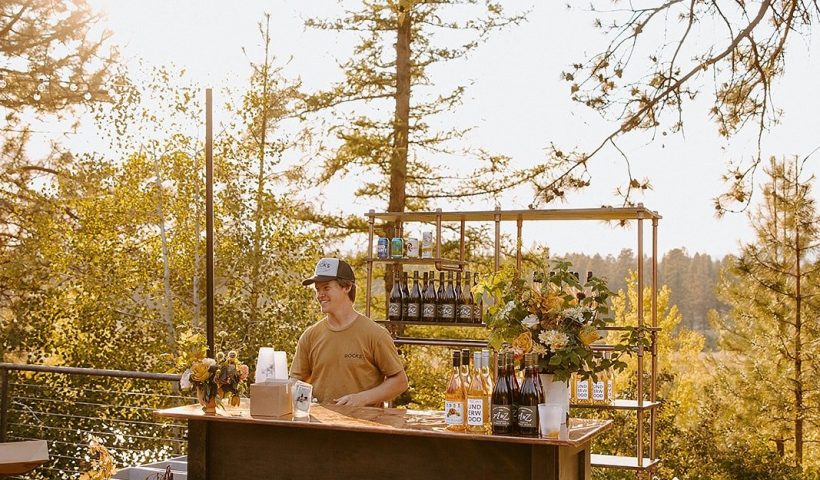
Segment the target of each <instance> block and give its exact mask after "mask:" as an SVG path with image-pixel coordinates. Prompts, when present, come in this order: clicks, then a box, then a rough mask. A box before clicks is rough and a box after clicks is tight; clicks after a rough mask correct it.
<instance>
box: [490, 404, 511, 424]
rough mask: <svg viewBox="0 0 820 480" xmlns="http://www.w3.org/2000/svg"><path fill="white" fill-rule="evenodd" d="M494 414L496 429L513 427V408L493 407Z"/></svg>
mask: <svg viewBox="0 0 820 480" xmlns="http://www.w3.org/2000/svg"><path fill="white" fill-rule="evenodd" d="M492 412H493V414H492V422H493V426H494V427H509V426H511V425H512V408H510V406H509V405H493V408H492Z"/></svg>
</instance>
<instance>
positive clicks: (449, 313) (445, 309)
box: [441, 303, 456, 320]
mask: <svg viewBox="0 0 820 480" xmlns="http://www.w3.org/2000/svg"><path fill="white" fill-rule="evenodd" d="M455 313H456V309H455V307H453V305H450V304H449V303H445V304H443V305H442V306H441V316H442V317H444V319H445V320H453V316H454V315H455Z"/></svg>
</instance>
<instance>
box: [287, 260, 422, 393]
mask: <svg viewBox="0 0 820 480" xmlns="http://www.w3.org/2000/svg"><path fill="white" fill-rule="evenodd" d="M311 284H313V285H314V288H315V289H316V300H317V301H318V302H319V305H320V306H321V307H322V313H324V314H326V315H327V316H326V317H325V318H323V319H322V320H321V321H319V322H318V323H316V324H314V325H311V326H310V327H308V329H307V330H305V331H304V333H302V336H301V337H299V343H298V345H297V346H296V355H294V358H293V364H292V365H291V368H290V376H291V377H292V378H296V379H299V380H303V381H306V382H309V383H311V384H312V385H313V396H314V397H316V398H317V399H318V400H319V402H322V403H330V402H335V403H336V404H337V405H352V406H365V405H381V403H382V402H384V401H386V400H392V399H393V398H395V397H396V396H397V395H399V394H400V393H402V392H404V391H405V390H406V389H407V374H405V373H404V366H403V365H402V362H401V359H400V358H399V354H398V352H397V351H396V346H395V345H394V344H393V339H392V338H391V337H390V334H389V333H388V332H387V330H386V329H385V328H384V327H382V326H380V325H378V324H376V323H375V322H373V321H372V320H370V319H369V318H367V317H365V316H364V315H362V314H360V313H359V312H357V311H356V309H355V308H354V307H353V301H354V300H355V299H356V279H355V277H354V276H353V269H352V268H350V265H348V264H347V262H345V261H343V260H339V259H336V258H323V259H321V260H319V263H317V264H316V271H315V272H314V275H313V276H312V277H311V278H308V279H307V280H305V281H303V282H302V285H311Z"/></svg>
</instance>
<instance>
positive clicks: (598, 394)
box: [592, 381, 605, 402]
mask: <svg viewBox="0 0 820 480" xmlns="http://www.w3.org/2000/svg"><path fill="white" fill-rule="evenodd" d="M604 388H605V386H604V382H602V381H597V382H595V383H593V384H592V399H593V400H595V401H596V402H603V401H604Z"/></svg>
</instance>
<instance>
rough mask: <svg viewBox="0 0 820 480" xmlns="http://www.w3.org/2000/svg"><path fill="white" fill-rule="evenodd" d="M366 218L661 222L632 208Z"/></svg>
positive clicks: (651, 213) (397, 214)
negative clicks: (497, 218)
mask: <svg viewBox="0 0 820 480" xmlns="http://www.w3.org/2000/svg"><path fill="white" fill-rule="evenodd" d="M367 216H368V217H372V218H377V219H379V220H384V221H386V222H395V221H397V220H403V221H410V222H435V221H436V219H437V217H439V216H440V217H441V221H442V222H460V221H462V220H464V221H469V222H493V221H495V219H496V216H498V217H499V220H501V221H506V222H509V221H517V220H522V221H523V220H637V219H639V218H643V219H646V220H651V219H661V218H662V217H661V216H660V215H659V214H658V212H654V211H652V210H649V209H647V208H644V207H643V206H638V207H633V208H612V207H601V208H568V209H550V210H484V211H471V212H384V213H376V212H373V211H371V212H369V213H367Z"/></svg>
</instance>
